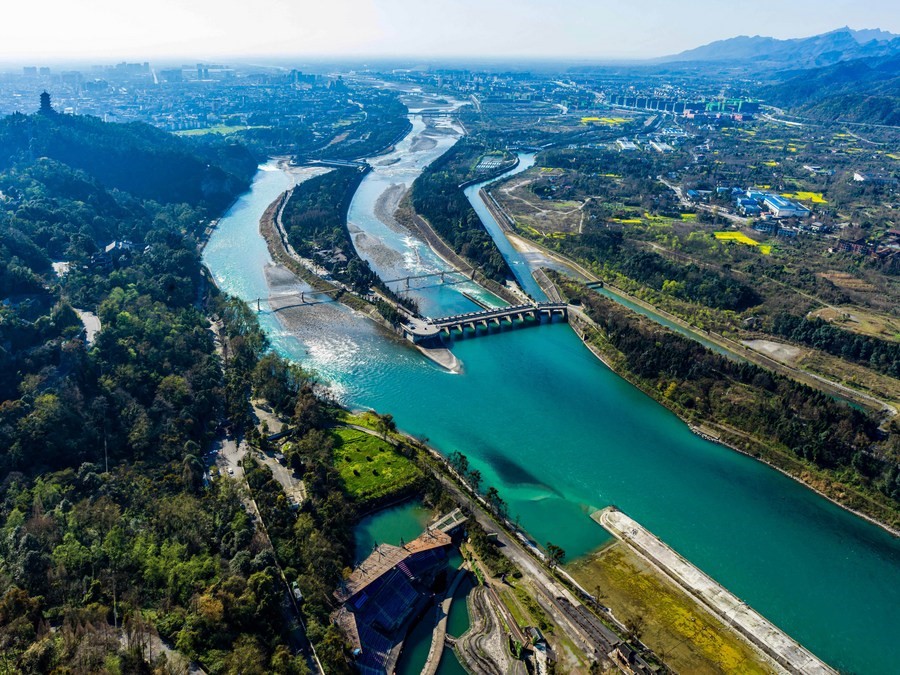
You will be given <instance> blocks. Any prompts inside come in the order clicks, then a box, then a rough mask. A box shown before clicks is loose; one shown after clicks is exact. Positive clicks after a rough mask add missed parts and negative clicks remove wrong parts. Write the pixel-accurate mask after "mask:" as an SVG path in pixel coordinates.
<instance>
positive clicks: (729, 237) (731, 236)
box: [713, 232, 772, 255]
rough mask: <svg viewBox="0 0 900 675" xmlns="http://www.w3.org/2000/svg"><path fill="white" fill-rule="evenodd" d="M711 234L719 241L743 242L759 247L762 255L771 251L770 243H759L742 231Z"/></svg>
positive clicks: (746, 244)
mask: <svg viewBox="0 0 900 675" xmlns="http://www.w3.org/2000/svg"><path fill="white" fill-rule="evenodd" d="M713 236H714V237H715V238H716V239H718V240H719V241H725V242H735V243H738V244H744V245H745V246H754V247H758V248H759V252H760V253H762V254H763V255H769V254H771V253H772V245H771V244H760V243H759V242H758V241H756V240H755V239H751V238H750V237H748V236H747V235H746V234H744V233H743V232H713Z"/></svg>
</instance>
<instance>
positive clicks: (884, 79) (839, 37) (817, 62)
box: [656, 26, 900, 126]
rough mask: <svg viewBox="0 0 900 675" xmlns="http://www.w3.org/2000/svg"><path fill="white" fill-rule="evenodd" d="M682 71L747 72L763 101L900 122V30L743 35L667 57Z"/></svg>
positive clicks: (805, 112) (821, 113)
mask: <svg viewBox="0 0 900 675" xmlns="http://www.w3.org/2000/svg"><path fill="white" fill-rule="evenodd" d="M656 63H657V64H660V65H663V66H664V67H666V68H675V69H683V68H687V69H697V68H703V69H712V70H716V69H718V70H722V69H723V68H724V69H726V70H728V71H734V70H735V69H737V70H742V71H744V72H745V73H747V74H750V75H752V77H753V79H754V80H756V81H757V82H761V83H762V85H761V86H759V89H758V90H757V91H756V92H755V93H756V95H757V96H759V97H760V98H761V99H762V100H763V102H765V103H767V104H770V105H774V106H777V107H780V108H784V109H786V110H790V111H791V112H792V113H794V114H796V115H800V116H803V117H807V118H810V119H815V120H821V121H841V122H862V123H867V124H887V125H891V126H900V35H895V34H893V33H889V32H887V31H883V30H879V29H866V30H853V29H851V28H848V27H846V26H845V27H844V28H839V29H838V30H834V31H830V32H828V33H822V34H821V35H814V36H812V37H806V38H796V39H791V40H779V39H776V38H771V37H761V36H758V35H757V36H753V37H748V36H746V35H742V36H739V37H734V38H730V39H728V40H719V41H717V42H712V43H710V44H708V45H704V46H702V47H697V48H696V49H690V50H688V51H685V52H681V53H680V54H675V55H673V56H668V57H665V58H663V59H659V60H657V62H656Z"/></svg>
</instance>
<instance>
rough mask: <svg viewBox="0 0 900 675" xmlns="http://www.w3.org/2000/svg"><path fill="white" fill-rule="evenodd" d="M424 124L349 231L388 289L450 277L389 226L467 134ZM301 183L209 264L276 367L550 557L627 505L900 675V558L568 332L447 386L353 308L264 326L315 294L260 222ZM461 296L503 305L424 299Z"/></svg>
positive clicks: (731, 585)
mask: <svg viewBox="0 0 900 675" xmlns="http://www.w3.org/2000/svg"><path fill="white" fill-rule="evenodd" d="M413 122H414V128H413V131H412V132H411V134H410V136H409V137H407V139H406V140H404V141H403V142H402V143H400V144H398V146H397V148H396V150H395V151H394V152H393V153H392V154H390V155H387V156H384V157H379V158H377V159H376V160H373V164H375V165H376V166H375V168H374V170H373V171H372V172H371V173H370V174H369V175H368V176H367V177H366V179H365V180H364V181H363V184H362V186H361V188H360V190H359V192H358V193H357V195H356V197H355V198H354V201H353V203H352V206H351V210H350V215H349V221H350V228H351V231H352V232H354V236H355V243H356V245H357V247H358V250H359V251H360V253H361V254H362V255H363V256H365V257H366V258H367V259H368V260H370V262H371V263H372V265H373V267H374V268H375V269H376V271H378V272H379V273H382V274H383V275H384V277H385V278H395V277H394V276H388V275H393V274H397V276H400V274H398V272H403V271H408V272H409V273H420V272H422V271H435V270H441V269H448V268H447V266H446V264H444V263H443V261H441V260H440V259H439V258H438V257H437V256H435V255H434V254H433V253H432V252H431V251H430V250H429V249H427V247H425V246H424V245H422V243H421V242H419V241H417V240H416V239H415V238H414V237H412V236H411V235H410V234H409V233H408V232H406V231H405V230H403V229H402V228H401V227H399V226H398V225H397V224H396V223H394V222H392V221H391V219H390V218H389V217H388V216H385V213H387V212H390V211H391V209H390V208H384V204H385V201H388V202H389V201H390V200H386V195H387V196H390V195H392V194H393V195H394V196H395V197H396V195H397V194H399V192H400V191H401V188H398V187H392V186H401V185H402V186H408V185H409V184H411V182H412V180H414V179H415V176H416V175H418V172H420V171H421V169H422V168H423V167H424V166H426V165H427V164H428V163H429V162H431V161H433V160H434V159H435V158H436V157H438V156H439V155H440V154H441V153H442V152H444V151H446V149H447V148H449V147H450V146H451V145H452V143H453V142H454V141H455V140H456V138H457V137H458V135H459V130H457V129H456V128H454V127H453V126H452V125H451V124H450V123H449V122H442V121H440V119H439V118H438V121H437V122H436V123H435V122H430V123H429V125H428V126H426V124H425V123H424V122H423V121H422V119H421V118H420V117H418V116H415V117H413ZM298 179H302V176H300V177H299V178H298V177H297V176H295V175H291V174H290V173H288V172H285V171H282V170H280V169H278V168H277V167H276V166H274V165H267V166H264V167H261V170H260V172H259V173H258V174H257V176H256V179H255V180H254V183H253V186H252V188H251V190H250V191H249V192H248V193H247V194H246V195H244V196H243V197H242V198H241V199H240V200H239V201H238V202H237V203H236V204H235V205H234V207H232V209H231V210H230V211H229V212H228V214H226V216H225V217H223V218H222V220H221V221H220V223H219V225H218V227H217V229H216V231H215V233H214V234H213V236H212V239H211V240H210V242H209V244H208V245H207V247H206V249H205V251H204V262H205V263H206V265H207V267H208V268H209V269H210V271H211V273H212V274H213V276H214V278H215V279H216V281H217V283H218V284H219V285H220V287H221V288H222V289H223V290H225V291H227V292H229V293H232V294H234V295H237V296H239V297H241V298H243V299H245V300H246V301H248V302H252V303H255V302H256V300H257V298H261V307H262V312H261V313H260V321H261V323H262V325H263V326H264V328H265V329H266V331H267V332H268V334H269V335H270V336H271V338H272V341H273V344H274V346H275V348H276V349H277V350H278V351H279V352H281V353H282V354H284V355H286V356H288V357H290V358H292V359H295V360H296V361H298V362H300V363H302V364H303V365H304V366H307V367H308V368H310V369H312V370H314V371H315V372H316V373H317V374H318V375H319V377H320V378H321V380H322V381H323V383H325V384H326V385H327V386H328V387H329V388H330V390H331V393H332V394H333V395H334V396H335V397H336V398H337V399H338V400H340V401H341V402H343V403H344V404H346V405H348V406H352V407H358V408H373V409H376V410H379V411H382V412H390V413H391V414H393V415H394V417H395V419H396V421H397V423H398V425H399V427H400V428H402V429H403V430H405V431H407V432H409V433H411V434H414V435H416V436H419V437H422V438H427V440H428V442H429V443H430V444H431V445H433V446H435V447H436V448H438V449H439V450H441V451H442V452H446V453H449V452H452V451H454V450H460V451H462V452H463V453H465V454H466V455H467V456H468V457H469V459H470V462H471V463H472V464H473V465H474V466H476V467H477V468H479V469H480V470H481V472H482V473H483V474H484V479H485V480H484V483H485V485H495V486H497V487H498V489H499V490H500V492H501V494H502V495H503V497H504V499H506V501H507V502H508V504H509V510H510V514H511V515H512V516H513V517H517V518H518V519H519V521H520V522H521V524H522V525H523V526H524V527H525V528H526V529H527V530H528V532H529V533H530V534H531V536H532V537H533V538H534V539H535V540H536V541H537V542H539V543H541V544H545V543H546V542H548V541H551V542H553V543H555V544H557V545H560V546H562V547H563V548H564V549H565V550H566V551H567V552H568V556H569V558H573V557H576V556H580V555H583V554H585V553H587V552H589V551H591V550H592V549H594V548H596V547H597V546H599V545H601V544H602V543H604V542H605V541H607V540H608V538H609V537H608V535H607V534H606V533H605V531H604V530H602V529H601V528H600V527H599V526H598V525H596V524H595V523H594V522H593V521H591V520H590V518H589V517H588V515H589V513H590V512H591V511H592V510H594V509H597V508H602V507H604V506H607V505H609V504H615V505H616V506H618V507H619V508H621V509H622V510H624V511H625V512H627V513H628V514H629V515H631V516H632V517H634V518H636V519H637V520H638V521H640V522H641V523H643V524H644V525H645V526H647V527H648V528H650V530H652V531H653V532H654V533H655V534H657V535H658V536H660V537H661V538H662V539H663V540H664V541H666V542H667V543H668V544H669V545H671V546H672V547H673V548H675V549H676V550H677V551H678V552H679V553H681V554H683V555H684V556H686V557H687V558H688V559H689V560H691V561H692V562H693V563H694V564H696V565H697V566H699V567H700V568H701V569H703V570H704V571H705V572H707V573H708V574H710V575H711V576H713V577H714V578H715V579H716V580H718V581H719V582H721V583H722V584H724V585H725V586H726V587H727V588H728V589H729V590H731V591H732V592H734V593H735V594H736V595H738V596H739V597H741V598H742V599H743V600H745V601H746V602H748V603H749V604H750V605H751V606H752V607H754V608H755V609H756V610H758V611H759V612H761V613H762V614H763V615H765V616H766V617H767V618H768V619H770V620H771V621H773V622H774V623H776V624H777V625H778V626H779V627H781V628H782V629H784V630H785V631H787V632H788V633H789V634H790V635H791V636H793V637H795V638H796V639H798V640H799V641H800V642H802V643H803V644H804V645H806V646H807V647H809V648H810V649H811V650H812V651H813V652H814V653H816V654H817V655H818V656H820V657H822V658H823V659H825V660H826V661H828V662H829V663H830V664H831V665H833V666H835V667H838V668H841V669H845V670H848V671H853V672H859V673H888V672H897V670H898V669H897V659H898V656H900V639H898V638H900V541H898V540H897V539H895V538H893V537H891V536H890V535H889V534H887V533H886V532H884V531H883V530H881V529H879V528H877V527H875V526H873V525H871V524H869V523H867V522H865V521H863V520H861V519H860V518H857V517H855V516H853V515H852V514H850V513H847V512H846V511H844V510H842V509H840V508H838V507H837V506H835V505H833V504H831V503H830V502H828V501H827V500H825V499H823V498H821V497H819V496H818V495H816V494H815V493H814V492H812V491H810V490H808V489H806V488H805V487H803V486H802V485H800V484H798V483H797V482H795V481H793V480H791V479H789V478H787V477H785V476H783V475H782V474H780V473H778V472H777V471H774V470H772V469H770V468H768V467H767V466H765V465H763V464H761V463H759V462H757V461H755V460H753V459H751V458H749V457H745V456H743V455H741V454H739V453H736V452H733V451H731V450H729V449H727V448H724V447H722V446H719V445H716V444H713V443H710V442H707V441H704V440H703V439H701V438H699V437H697V436H696V435H694V434H693V433H691V432H690V430H689V429H688V428H687V426H686V425H685V424H684V423H682V422H681V421H680V420H679V419H678V418H677V417H676V416H674V415H673V414H671V413H670V412H669V411H667V410H666V409H665V408H663V407H662V406H660V405H658V404H657V403H656V402H655V401H653V400H651V399H650V398H648V397H647V396H645V395H644V394H643V393H641V392H640V391H638V390H637V389H635V388H634V387H632V386H631V385H630V384H628V383H627V382H625V381H624V380H622V379H621V378H620V377H618V376H617V375H615V374H614V373H612V372H611V371H610V370H609V369H607V368H606V367H605V366H604V365H603V364H602V363H601V362H600V361H599V360H597V359H596V358H595V357H594V356H593V355H592V354H591V353H590V352H589V351H588V350H587V349H586V348H585V347H584V346H583V345H582V343H581V342H580V340H579V339H578V337H577V336H576V335H575V334H574V333H573V332H572V330H571V329H570V328H569V327H568V326H566V325H565V324H552V325H544V326H540V327H534V328H527V329H521V330H510V331H503V332H499V333H497V334H494V335H491V336H488V337H482V338H477V339H468V340H466V339H461V340H458V341H456V343H455V344H454V345H453V351H454V354H455V355H456V356H457V357H458V358H459V359H461V360H462V362H463V364H464V369H463V372H462V373H460V374H451V373H449V372H446V371H443V370H441V369H440V368H438V367H437V366H435V365H433V364H431V363H430V362H429V361H427V360H426V359H424V358H423V357H421V356H420V355H419V354H418V352H416V351H414V350H412V349H410V348H409V347H408V346H406V345H404V344H402V343H400V342H399V341H398V340H396V339H394V338H392V337H391V336H389V335H387V334H386V333H385V332H384V331H382V330H380V329H378V328H376V327H375V326H373V325H372V324H370V323H369V322H367V321H365V320H363V319H362V318H360V317H359V316H357V315H356V314H354V313H353V312H351V311H349V310H346V309H345V308H343V307H342V306H339V305H335V304H321V305H314V306H308V307H301V308H295V309H289V310H284V311H282V312H279V313H278V314H273V313H272V312H271V311H269V305H268V299H269V297H271V296H277V295H279V294H282V293H288V292H294V291H297V290H300V289H303V288H304V285H303V284H302V283H300V282H298V281H296V280H295V279H291V278H287V277H286V275H285V274H283V273H278V270H275V269H273V267H272V266H271V260H270V257H269V255H268V252H267V251H266V246H265V242H264V241H263V240H262V238H261V237H260V236H259V233H258V221H259V217H260V215H261V214H262V212H263V210H264V209H265V208H266V206H267V205H268V204H269V203H271V202H272V201H273V200H274V199H275V198H276V197H277V196H278V194H280V193H281V192H282V191H284V190H285V189H287V188H288V187H290V185H291V184H292V181H295V180H298ZM482 217H484V215H483V214H482ZM488 218H489V215H488ZM385 221H386V222H385ZM486 224H488V225H490V223H486ZM494 226H496V224H495V223H494ZM516 271H517V276H518V277H519V278H521V279H522V280H523V283H525V284H526V285H527V277H528V275H527V274H522V272H521V270H519V269H517V270H516ZM287 276H288V277H289V275H287ZM461 291H466V292H468V293H476V294H478V295H479V296H481V297H482V298H483V299H485V300H490V297H489V296H487V295H486V294H485V293H484V292H483V291H481V290H479V289H478V288H477V287H473V286H471V285H470V284H460V285H447V286H439V285H433V286H431V287H424V288H420V289H415V288H414V289H413V290H412V291H411V292H412V293H414V295H415V297H416V298H417V299H418V300H419V302H420V305H421V307H422V309H423V311H424V312H425V313H426V314H431V315H436V316H439V315H443V314H450V313H454V312H456V311H459V310H469V309H472V308H474V305H473V304H472V303H471V302H470V301H469V300H468V299H466V298H465V296H463V295H462V293H461ZM494 302H496V300H494ZM366 545H368V544H366Z"/></svg>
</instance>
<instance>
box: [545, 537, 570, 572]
mask: <svg viewBox="0 0 900 675" xmlns="http://www.w3.org/2000/svg"><path fill="white" fill-rule="evenodd" d="M565 557H566V552H565V550H564V549H563V548H561V547H559V546H557V545H556V544H551V543H550V542H549V541H548V542H547V566H548V567H549V568H550V569H554V568H556V567H557V566H558V565H559V564H560V563H561V562H562V561H563V559H565Z"/></svg>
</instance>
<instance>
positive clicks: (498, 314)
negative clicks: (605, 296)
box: [402, 302, 569, 343]
mask: <svg viewBox="0 0 900 675" xmlns="http://www.w3.org/2000/svg"><path fill="white" fill-rule="evenodd" d="M554 316H559V317H561V318H562V320H563V321H568V319H569V306H568V305H567V304H566V303H564V302H539V303H535V304H524V305H512V306H508V307H493V308H489V309H483V310H481V311H478V312H467V313H465V314H455V315H453V316H445V317H443V318H440V319H430V318H423V319H410V320H409V321H407V322H406V323H404V324H403V325H402V328H403V333H404V335H405V336H406V339H407V340H410V341H411V342H416V343H418V342H427V341H429V340H434V339H440V338H441V337H442V336H444V335H446V336H448V337H452V336H453V334H454V333H455V332H459V333H460V334H461V335H465V334H466V329H471V330H472V332H471V334H470V335H473V336H475V335H479V333H478V328H479V327H481V328H483V329H484V331H485V332H484V333H482V334H488V333H489V331H490V329H491V327H502V326H503V325H508V326H511V327H521V326H528V325H533V324H535V323H542V322H543V320H544V319H545V318H546V319H547V321H548V322H549V321H552V320H553V317H554Z"/></svg>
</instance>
